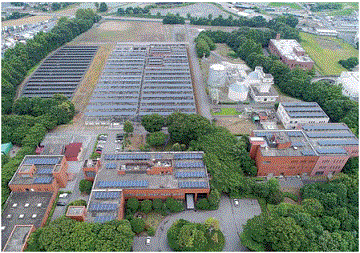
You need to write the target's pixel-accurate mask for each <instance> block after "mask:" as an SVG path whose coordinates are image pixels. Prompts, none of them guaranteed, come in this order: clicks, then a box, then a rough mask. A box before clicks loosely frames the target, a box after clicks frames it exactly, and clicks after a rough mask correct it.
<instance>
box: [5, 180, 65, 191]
mask: <svg viewBox="0 0 360 253" xmlns="http://www.w3.org/2000/svg"><path fill="white" fill-rule="evenodd" d="M9 188H10V190H11V191H15V192H26V191H27V190H28V191H30V190H31V189H34V191H36V192H52V191H57V190H58V189H59V185H58V183H57V181H56V180H53V181H52V183H51V184H28V185H9Z"/></svg>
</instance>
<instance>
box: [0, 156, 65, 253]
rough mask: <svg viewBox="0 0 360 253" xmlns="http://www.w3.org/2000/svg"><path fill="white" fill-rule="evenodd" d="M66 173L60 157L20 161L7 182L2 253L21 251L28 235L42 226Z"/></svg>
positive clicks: (32, 157) (28, 158)
mask: <svg viewBox="0 0 360 253" xmlns="http://www.w3.org/2000/svg"><path fill="white" fill-rule="evenodd" d="M67 170H68V164H67V161H66V158H65V156H63V155H28V156H25V157H24V159H23V161H22V162H21V164H20V166H19V168H18V169H17V171H16V172H15V174H14V176H13V177H12V179H11V180H10V182H9V188H10V190H11V191H12V192H11V194H10V196H9V198H8V199H7V201H6V203H5V205H4V209H3V212H2V214H1V249H2V250H3V251H22V250H23V249H24V248H26V240H27V238H28V236H29V234H30V233H31V232H32V231H33V230H34V229H37V228H39V227H41V226H43V225H44V224H45V222H46V220H47V218H48V216H49V214H50V210H51V207H52V206H53V204H54V202H55V200H56V196H57V194H58V190H59V188H63V187H66V185H67V181H68V174H67ZM19 238H21V240H19Z"/></svg>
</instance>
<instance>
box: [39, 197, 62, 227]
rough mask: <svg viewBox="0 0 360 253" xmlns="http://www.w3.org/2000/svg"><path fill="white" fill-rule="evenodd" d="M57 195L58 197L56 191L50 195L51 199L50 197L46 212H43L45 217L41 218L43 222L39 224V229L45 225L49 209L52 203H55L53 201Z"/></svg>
mask: <svg viewBox="0 0 360 253" xmlns="http://www.w3.org/2000/svg"><path fill="white" fill-rule="evenodd" d="M57 195H58V191H57V190H56V191H55V192H54V193H53V195H52V197H51V199H50V202H49V205H48V207H47V208H46V212H45V215H44V218H43V220H42V222H41V225H40V227H42V226H44V225H45V223H46V221H47V219H48V217H49V214H50V211H51V208H52V206H53V205H54V202H55V200H56V197H57Z"/></svg>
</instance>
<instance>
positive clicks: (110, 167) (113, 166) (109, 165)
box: [105, 163, 116, 169]
mask: <svg viewBox="0 0 360 253" xmlns="http://www.w3.org/2000/svg"><path fill="white" fill-rule="evenodd" d="M105 168H106V169H116V163H107V164H105Z"/></svg>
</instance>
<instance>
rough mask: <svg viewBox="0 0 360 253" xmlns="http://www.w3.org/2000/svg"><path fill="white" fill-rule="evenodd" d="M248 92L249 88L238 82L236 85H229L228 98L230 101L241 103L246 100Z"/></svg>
mask: <svg viewBox="0 0 360 253" xmlns="http://www.w3.org/2000/svg"><path fill="white" fill-rule="evenodd" d="M248 92H249V88H248V87H247V86H246V85H244V84H242V83H240V82H236V83H234V84H232V85H230V87H229V93H228V97H229V99H231V100H233V101H236V102H239V101H241V102H243V101H245V100H246V99H247V97H248Z"/></svg>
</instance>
